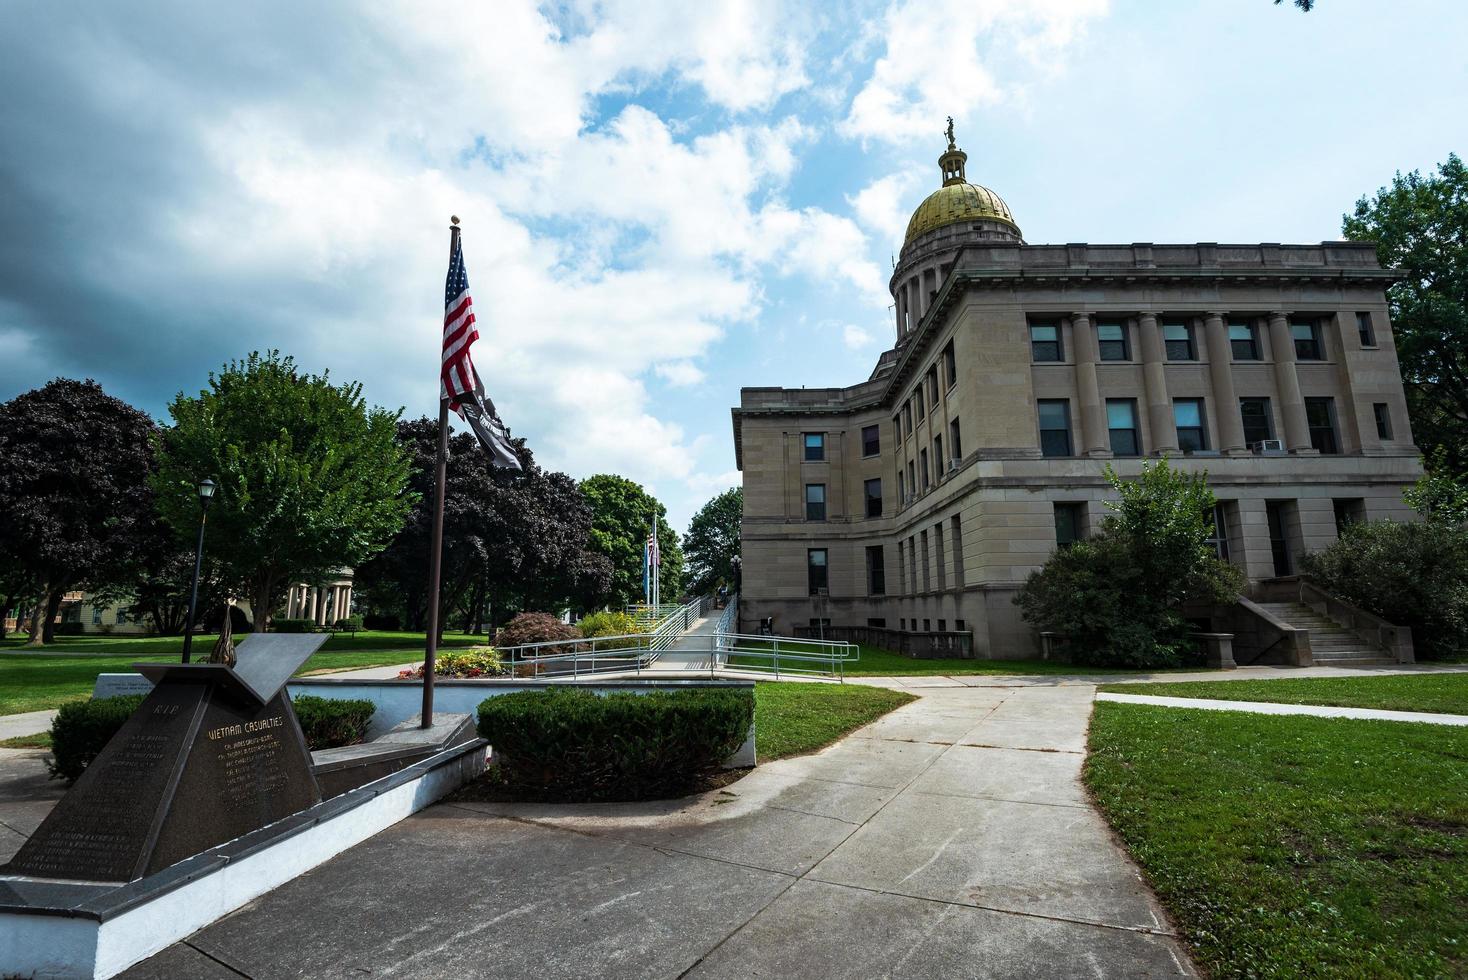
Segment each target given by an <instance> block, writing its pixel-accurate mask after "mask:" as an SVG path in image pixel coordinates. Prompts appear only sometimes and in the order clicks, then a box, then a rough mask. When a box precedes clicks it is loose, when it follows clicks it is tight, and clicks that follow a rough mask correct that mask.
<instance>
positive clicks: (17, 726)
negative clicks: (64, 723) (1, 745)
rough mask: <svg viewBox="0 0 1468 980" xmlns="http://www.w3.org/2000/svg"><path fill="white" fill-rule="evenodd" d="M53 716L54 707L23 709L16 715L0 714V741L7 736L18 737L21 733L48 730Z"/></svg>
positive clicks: (33, 733) (34, 733)
mask: <svg viewBox="0 0 1468 980" xmlns="http://www.w3.org/2000/svg"><path fill="white" fill-rule="evenodd" d="M55 717H56V711H55V709H52V710H50V711H24V712H21V713H20V714H17V715H0V741H4V740H5V739H7V738H19V737H20V736H22V735H39V734H41V733H42V732H49V731H50V730H51V719H53V718H55Z"/></svg>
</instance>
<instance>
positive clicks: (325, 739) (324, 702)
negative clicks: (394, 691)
mask: <svg viewBox="0 0 1468 980" xmlns="http://www.w3.org/2000/svg"><path fill="white" fill-rule="evenodd" d="M291 705H292V706H293V707H294V708H295V709H296V718H297V720H299V721H300V723H301V732H302V734H304V735H305V736H306V745H307V747H308V748H310V749H311V750H312V751H315V750H316V749H334V748H337V747H338V746H342V745H356V744H357V743H358V742H360V741H362V740H363V739H364V738H366V737H367V726H368V724H369V723H371V721H372V715H373V713H374V712H375V711H376V710H377V705H375V704H373V703H372V702H371V701H366V700H347V699H344V698H317V697H312V696H310V695H302V696H301V697H296V698H291Z"/></svg>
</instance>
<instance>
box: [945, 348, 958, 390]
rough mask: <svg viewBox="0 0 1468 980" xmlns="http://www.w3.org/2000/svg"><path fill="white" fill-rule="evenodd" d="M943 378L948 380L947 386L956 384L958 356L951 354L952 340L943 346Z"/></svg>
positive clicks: (950, 386)
mask: <svg viewBox="0 0 1468 980" xmlns="http://www.w3.org/2000/svg"><path fill="white" fill-rule="evenodd" d="M943 378H944V380H945V381H947V382H948V387H949V388H952V387H953V386H954V385H956V384H958V358H957V357H955V356H954V354H953V341H951V340H950V341H949V342H948V346H947V347H944V348H943Z"/></svg>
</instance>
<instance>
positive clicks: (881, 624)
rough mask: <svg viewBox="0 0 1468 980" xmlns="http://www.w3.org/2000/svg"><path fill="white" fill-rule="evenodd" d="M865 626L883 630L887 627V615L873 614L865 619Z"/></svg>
mask: <svg viewBox="0 0 1468 980" xmlns="http://www.w3.org/2000/svg"><path fill="white" fill-rule="evenodd" d="M867 626H869V627H870V628H872V629H874V630H884V629H886V628H887V617H885V616H873V617H871V618H869V619H868V620H867Z"/></svg>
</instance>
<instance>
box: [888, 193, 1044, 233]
mask: <svg viewBox="0 0 1468 980" xmlns="http://www.w3.org/2000/svg"><path fill="white" fill-rule="evenodd" d="M976 219H988V220H990V221H999V222H1003V223H1004V224H1006V225H1009V227H1011V228H1013V229H1014V230H1015V233H1016V234H1017V233H1019V225H1017V224H1015V223H1014V215H1012V214H1010V213H1009V205H1008V204H1005V203H1004V200H1003V198H1001V197H1000V196H999V195H998V194H995V193H994V192H993V191H991V190H989V188H987V187H983V186H981V185H979V184H970V183H969V182H968V181H966V180H964V181H955V182H953V183H951V184H944V185H943V186H942V187H940V188H938V189H937V190H936V191H934V192H933V193H931V194H929V195H928V198H927V200H925V201H923V203H921V204H919V205H918V208H917V210H916V211H914V212H913V213H912V220H911V221H909V222H908V223H907V237H906V238H904V239H903V240H902V244H904V245H906V244H907V243H908V242H910V241H912V240H913V239H914V238H916V237H918V236H919V235H925V234H927V233H928V232H930V231H932V230H933V229H934V228H942V227H943V226H944V225H955V224H958V223H959V222H960V221H973V220H976Z"/></svg>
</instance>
